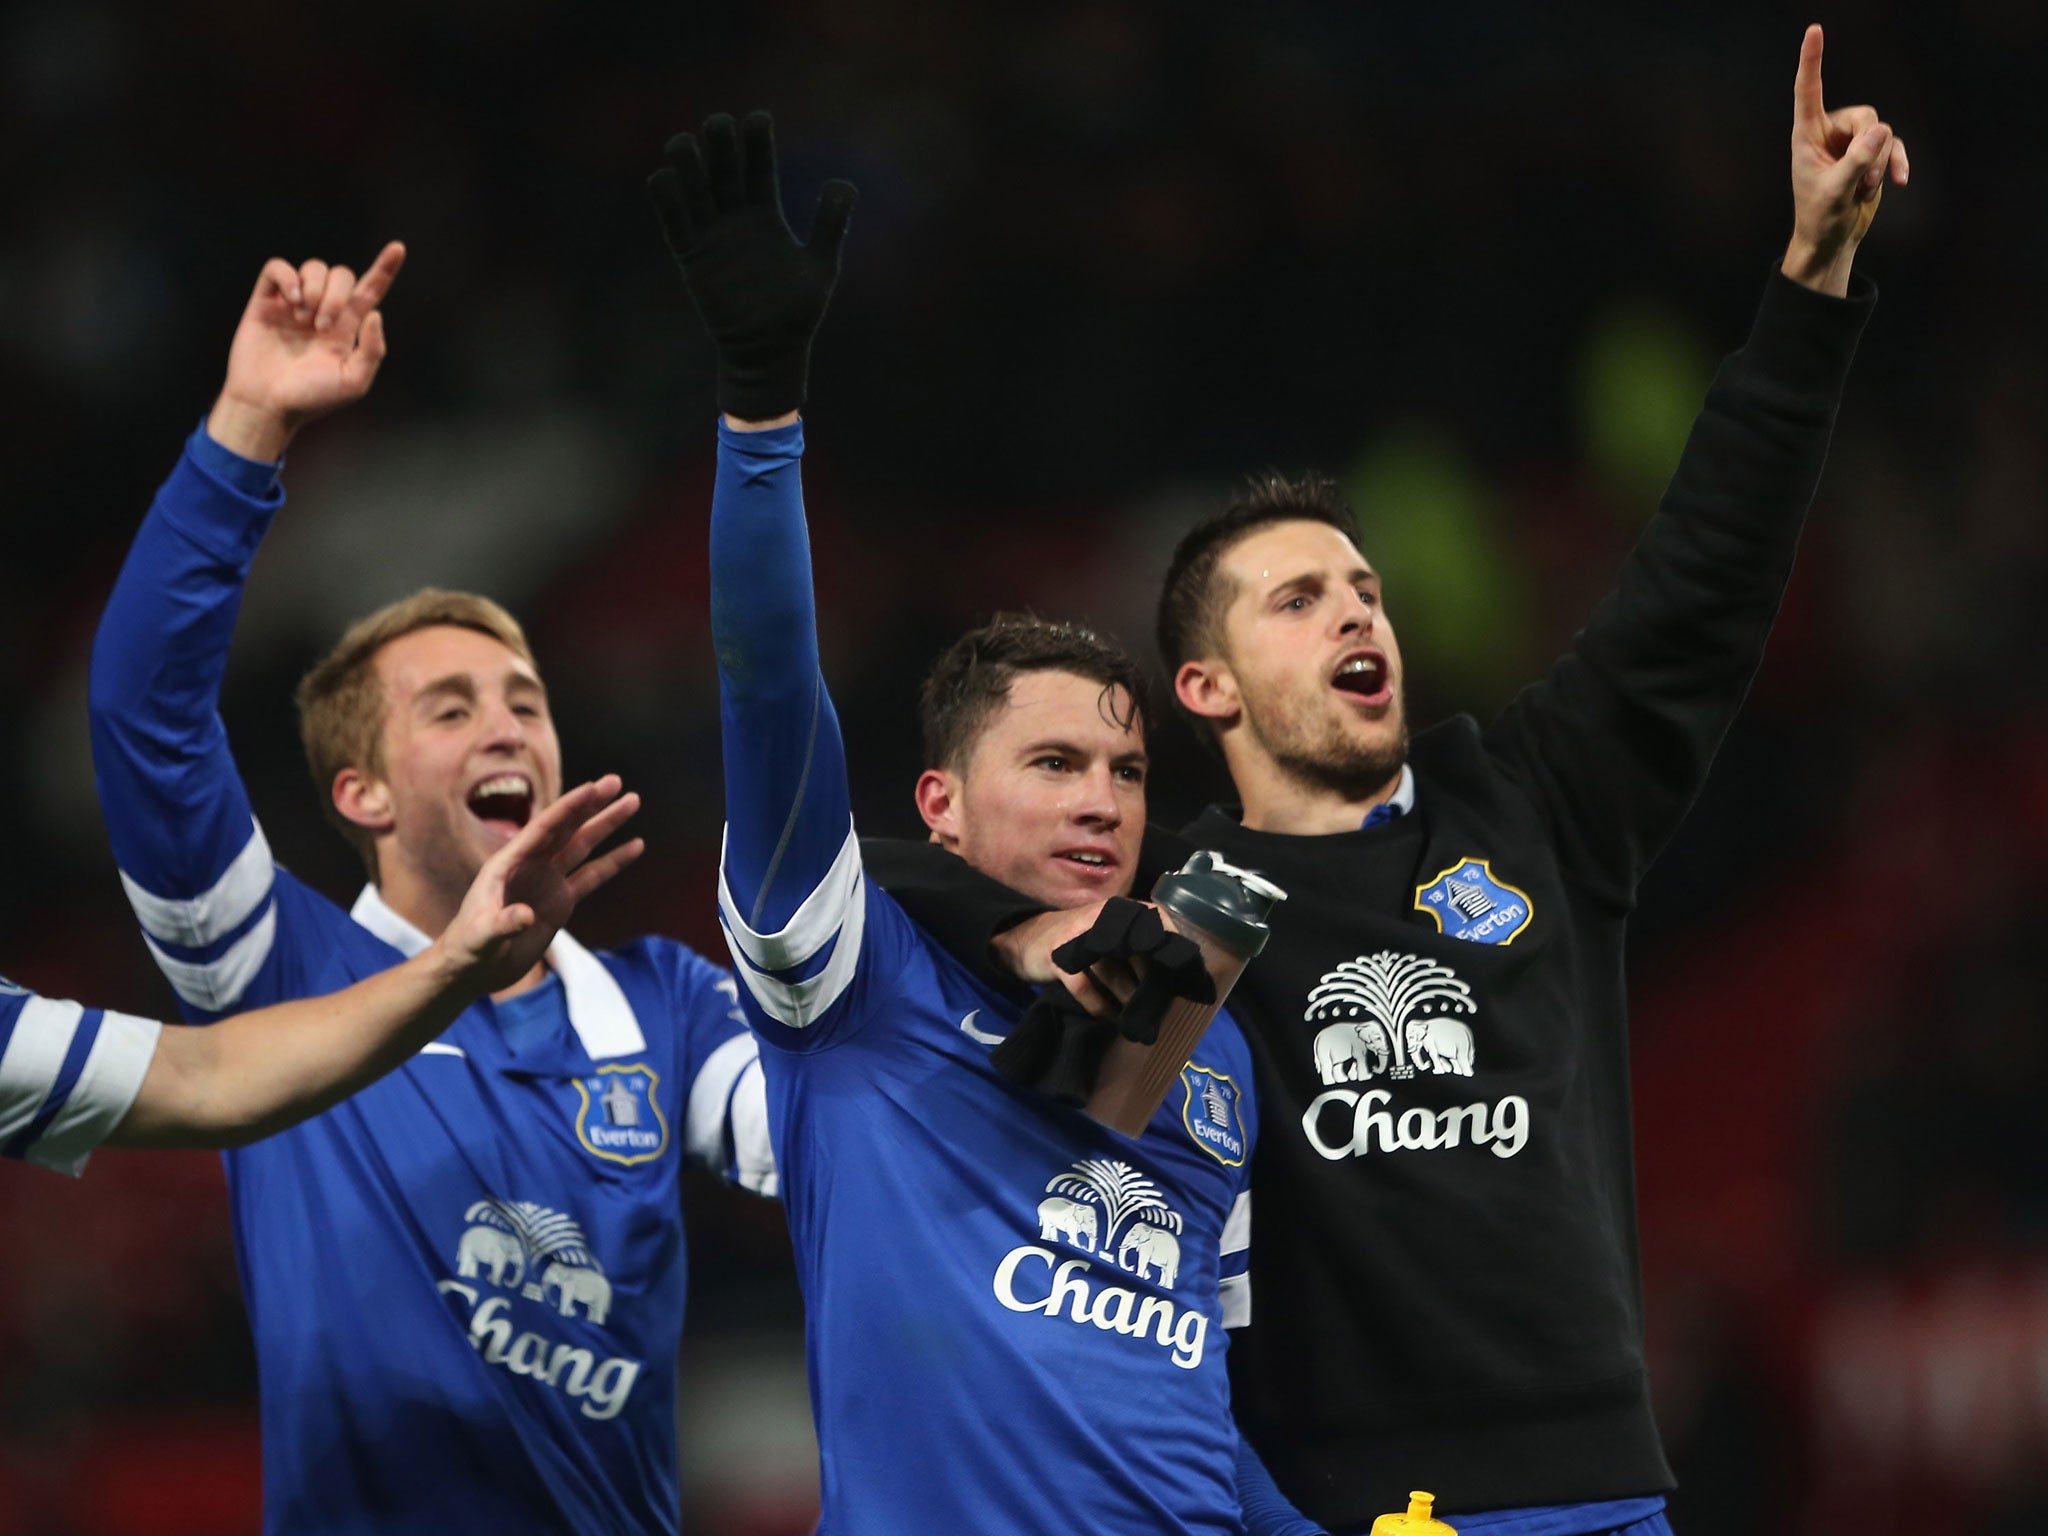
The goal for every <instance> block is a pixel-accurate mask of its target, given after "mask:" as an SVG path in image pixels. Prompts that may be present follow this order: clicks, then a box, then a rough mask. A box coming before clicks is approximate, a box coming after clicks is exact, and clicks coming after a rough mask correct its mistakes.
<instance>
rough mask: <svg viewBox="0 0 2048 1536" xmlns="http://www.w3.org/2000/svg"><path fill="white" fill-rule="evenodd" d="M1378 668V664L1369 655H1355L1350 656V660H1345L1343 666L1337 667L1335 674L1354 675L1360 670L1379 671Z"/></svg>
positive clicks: (1341, 675) (1340, 675) (1342, 675)
mask: <svg viewBox="0 0 2048 1536" xmlns="http://www.w3.org/2000/svg"><path fill="white" fill-rule="evenodd" d="M1379 669H1380V664H1379V663H1378V662H1376V661H1374V660H1373V659H1372V658H1371V657H1370V656H1357V657H1354V658H1352V659H1351V660H1350V661H1347V662H1345V663H1344V665H1343V666H1341V667H1339V668H1338V669H1337V675H1338V676H1339V677H1346V676H1351V675H1355V674H1357V673H1360V672H1377V671H1379Z"/></svg>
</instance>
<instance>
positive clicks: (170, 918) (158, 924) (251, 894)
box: [121, 819, 277, 949]
mask: <svg viewBox="0 0 2048 1536" xmlns="http://www.w3.org/2000/svg"><path fill="white" fill-rule="evenodd" d="M276 876H277V864H276V861H275V860H274V859H272V857H271V854H270V843H269V840H268V839H266V838H265V837H264V835H263V827H262V824H261V823H259V822H256V821H254V820H253V819H252V820H251V822H250V833H249V841H248V842H246V843H244V844H243V845H242V851H241V852H240V853H238V854H236V855H235V856H234V858H233V860H231V861H230V862H229V864H228V867H227V868H226V869H225V870H223V871H222V872H221V877H220V878H219V879H218V880H216V881H214V882H213V884H212V885H211V886H209V887H208V888H207V889H206V890H203V891H201V892H200V893H199V894H198V895H197V896H188V897H184V898H177V897H171V896H159V895H157V894H156V893H155V892H153V891H150V890H146V889H145V888H144V887H143V886H142V885H141V884H140V883H139V882H138V881H136V879H135V878H134V877H133V876H132V875H130V874H129V873H128V871H126V870H125V869H124V870H122V871H121V888H122V889H123V890H125V891H126V892H127V893H128V905H129V906H131V907H133V908H134V909H135V917H136V921H138V922H140V923H141V924H142V931H143V932H144V933H147V934H148V935H149V936H150V937H152V938H155V939H161V940H162V941H163V942H164V943H166V944H182V945H185V946H186V947H188V948H191V949H203V948H204V947H205V946H207V945H208V944H215V943H218V942H219V941H220V940H222V939H224V938H226V937H227V936H228V935H229V934H231V933H233V932H234V931H235V930H236V929H237V928H239V927H241V926H242V924H243V923H245V922H247V921H248V918H249V914H250V913H252V912H254V911H255V910H256V908H257V906H258V905H259V904H260V903H261V902H262V900H263V898H264V897H265V896H267V895H268V894H269V893H270V886H271V882H272V881H273V880H274V879H275V878H276Z"/></svg>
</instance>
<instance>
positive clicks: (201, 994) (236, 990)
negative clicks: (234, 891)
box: [142, 905, 277, 1013]
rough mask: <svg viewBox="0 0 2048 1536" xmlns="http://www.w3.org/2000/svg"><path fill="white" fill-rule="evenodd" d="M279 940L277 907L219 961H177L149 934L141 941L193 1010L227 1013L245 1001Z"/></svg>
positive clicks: (232, 945)
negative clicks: (243, 997)
mask: <svg viewBox="0 0 2048 1536" xmlns="http://www.w3.org/2000/svg"><path fill="white" fill-rule="evenodd" d="M276 940H277V908H276V907H275V906H274V905H273V906H272V907H271V909H270V910H269V911H268V912H266V913H264V914H263V918H262V921H260V922H258V923H257V924H256V926H255V927H254V928H251V929H250V930H249V931H248V932H247V933H245V934H243V935H242V936H241V937H240V938H239V939H237V940H235V942H234V943H232V944H230V945H229V946H228V947H227V949H226V950H225V951H223V952H222V954H221V956H220V958H219V959H217V960H207V961H204V962H199V961H192V960H178V959H174V958H173V957H171V956H170V955H167V954H165V953H164V952H163V950H161V949H160V948H158V947H157V942H156V940H155V939H152V938H151V937H150V936H149V935H148V934H147V933H145V934H143V936H142V941H143V942H144V943H145V944H147V945H148V946H149V952H150V954H151V955H153V956H154V957H155V958H156V967H157V969H158V970H160V971H162V972H163V973H164V976H165V978H166V979H167V980H168V981H169V982H170V984H171V986H172V988H173V989H174V990H175V991H176V992H177V994H178V996H180V997H182V998H183V999H184V1000H185V1001H186V1002H187V1003H190V1004H191V1005H192V1006H193V1007H194V1008H204V1009H207V1010H208V1011H210V1012H213V1013H224V1012H226V1011H227V1010H228V1009H230V1008H232V1007H234V1006H235V1004H237V1003H239V1002H240V1001H241V1000H242V994H243V993H244V992H245V991H247V990H248V987H249V983H250V982H252V981H254V980H255V979H256V973H257V971H259V970H261V969H262V968H263V962H264V961H265V960H267V959H269V958H270V946H271V945H272V944H273V943H275V942H276Z"/></svg>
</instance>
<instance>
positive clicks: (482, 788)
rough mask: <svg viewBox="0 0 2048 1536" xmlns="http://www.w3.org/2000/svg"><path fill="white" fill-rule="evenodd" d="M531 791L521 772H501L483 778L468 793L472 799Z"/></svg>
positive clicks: (531, 787) (522, 793)
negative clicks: (492, 776)
mask: <svg viewBox="0 0 2048 1536" xmlns="http://www.w3.org/2000/svg"><path fill="white" fill-rule="evenodd" d="M532 792H533V786H532V785H530V784H528V783H527V782H526V778H525V776H524V775H522V774H517V773H501V774H499V775H498V776H497V777H496V778H494V779H485V780H484V781H483V783H481V784H479V785H477V787H476V788H475V789H472V790H471V791H470V792H469V794H470V798H471V799H472V800H474V799H476V798H478V797H480V796H483V795H525V794H531V793H532Z"/></svg>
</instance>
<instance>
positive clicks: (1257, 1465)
mask: <svg viewBox="0 0 2048 1536" xmlns="http://www.w3.org/2000/svg"><path fill="white" fill-rule="evenodd" d="M1237 1502H1238V1505H1239V1507H1240V1508H1242V1509H1243V1511H1244V1529H1245V1536H1324V1532H1323V1528H1322V1527H1321V1526H1319V1525H1317V1524H1316V1523H1315V1521H1313V1520H1311V1519H1309V1518H1308V1516H1306V1515H1304V1514H1303V1513H1302V1512H1301V1511H1300V1510H1298V1509H1296V1508H1295V1507H1294V1506H1293V1505H1292V1504H1290V1503H1288V1502H1287V1498H1286V1495H1284V1494H1283V1493H1281V1492H1280V1489H1279V1487H1278V1486H1277V1485H1276V1484H1275V1483H1274V1481H1273V1474H1272V1473H1270V1472H1268V1471H1267V1470H1266V1464H1265V1463H1264V1462H1263V1461H1261V1460H1259V1453H1258V1452H1257V1451H1255V1450H1253V1449H1252V1443H1251V1442H1250V1441H1249V1440H1247V1439H1245V1438H1244V1436H1242V1435H1239V1436H1238V1437H1237Z"/></svg>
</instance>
